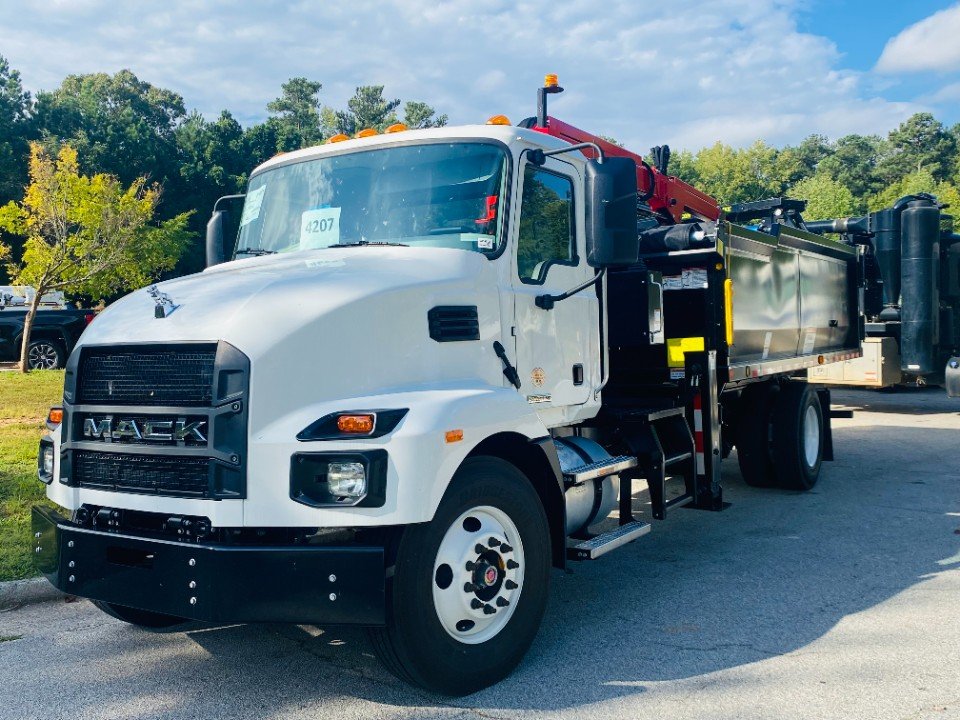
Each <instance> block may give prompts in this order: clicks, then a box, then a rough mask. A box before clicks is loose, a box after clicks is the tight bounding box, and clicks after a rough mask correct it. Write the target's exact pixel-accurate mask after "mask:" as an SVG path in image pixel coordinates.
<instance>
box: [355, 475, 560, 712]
mask: <svg viewBox="0 0 960 720" xmlns="http://www.w3.org/2000/svg"><path fill="white" fill-rule="evenodd" d="M549 579H550V534H549V528H548V525H547V518H546V515H545V513H544V510H543V506H542V504H541V503H540V499H539V497H538V495H537V493H536V491H535V490H534V489H533V487H532V486H531V484H530V482H529V481H528V480H527V478H526V477H525V476H524V475H523V474H522V473H521V472H520V471H519V470H517V468H516V467H514V466H513V465H511V464H510V463H508V462H506V461H504V460H501V459H499V458H493V457H475V458H469V459H467V460H466V461H465V462H464V464H463V465H462V466H461V468H460V469H459V470H458V471H457V473H456V475H455V476H454V478H453V481H452V482H451V484H450V487H449V488H448V490H447V492H446V494H445V495H444V498H443V500H442V501H441V503H440V506H439V507H438V508H437V512H436V514H435V516H434V519H433V520H432V521H431V522H429V523H425V524H422V525H413V526H410V527H407V528H406V529H405V530H404V532H403V535H402V537H401V538H400V542H399V546H398V548H397V557H396V563H395V570H394V574H393V577H392V579H391V580H390V581H388V587H387V592H388V595H387V597H388V600H387V607H388V618H387V626H386V627H385V628H374V629H372V630H371V631H370V635H371V640H372V644H373V647H374V650H375V651H376V653H377V655H378V656H379V657H380V659H381V661H382V662H383V664H384V665H385V666H386V667H387V669H389V670H390V671H391V672H392V673H393V674H395V675H396V676H397V677H399V678H400V679H401V680H404V681H406V682H409V683H411V684H414V685H419V686H420V687H422V688H425V689H427V690H431V691H433V692H437V693H441V694H444V695H467V694H469V693H473V692H476V691H478V690H481V689H483V688H485V687H488V686H490V685H492V684H494V683H496V682H498V681H500V680H502V679H503V678H504V677H506V676H507V675H509V674H510V672H511V671H512V670H513V669H514V668H515V667H516V666H517V664H519V662H520V660H521V659H522V658H523V656H524V654H525V653H526V651H527V649H528V648H529V647H530V645H531V643H532V642H533V639H534V637H535V636H536V634H537V630H538V628H539V627H540V621H541V620H542V618H543V613H544V609H545V607H546V602H547V590H548V584H549Z"/></svg>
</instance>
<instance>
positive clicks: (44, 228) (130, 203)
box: [0, 143, 189, 372]
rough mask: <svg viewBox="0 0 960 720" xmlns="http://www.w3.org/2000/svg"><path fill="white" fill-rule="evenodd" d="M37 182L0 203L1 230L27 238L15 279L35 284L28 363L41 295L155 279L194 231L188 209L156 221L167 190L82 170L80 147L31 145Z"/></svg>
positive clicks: (109, 289) (112, 288) (26, 337)
mask: <svg viewBox="0 0 960 720" xmlns="http://www.w3.org/2000/svg"><path fill="white" fill-rule="evenodd" d="M29 177H30V184H29V185H27V187H26V190H25V192H24V198H23V201H22V202H20V203H14V202H10V203H8V204H7V205H5V206H3V207H2V208H0V228H3V229H4V230H6V231H7V232H10V233H13V234H16V235H21V236H23V237H25V238H26V241H25V242H24V246H23V255H22V257H21V259H20V261H19V263H17V264H16V265H14V266H13V267H12V268H11V275H13V276H14V282H16V283H18V284H23V285H31V286H33V287H34V288H35V290H36V294H35V295H34V299H33V302H32V303H31V304H30V308H29V310H28V311H27V316H26V319H25V320H24V329H23V340H22V349H21V356H20V369H21V370H22V371H23V372H27V371H28V369H29V368H28V366H27V353H28V348H29V344H30V334H31V331H32V329H33V321H34V318H35V316H36V313H37V308H38V307H39V304H40V299H41V297H42V296H43V295H44V294H45V293H47V292H49V291H51V290H65V291H68V292H74V293H83V294H86V295H91V296H94V297H104V296H106V295H109V294H110V293H113V292H116V291H118V290H122V289H126V288H130V287H137V286H140V285H144V284H146V283H147V282H149V280H150V279H152V278H153V277H154V276H155V275H156V274H157V273H159V272H160V271H162V270H166V269H169V268H172V267H173V265H174V264H175V263H176V260H177V258H178V257H179V255H180V253H181V252H182V250H183V247H184V246H185V244H186V242H187V239H188V236H189V233H188V231H187V229H186V224H187V219H188V215H187V214H182V215H178V216H176V217H174V218H172V219H170V220H166V221H164V222H161V223H158V224H156V225H150V224H149V223H150V221H151V219H152V218H153V214H154V211H155V210H156V207H157V202H158V200H159V197H160V189H159V187H158V186H156V185H148V184H147V181H146V179H145V178H138V179H137V180H135V181H134V182H133V183H132V184H130V185H129V187H124V185H123V184H122V183H121V182H120V181H119V180H118V179H117V178H116V177H114V176H111V175H107V174H104V173H99V174H96V175H92V176H87V175H82V174H81V173H80V170H79V163H78V160H77V152H76V150H74V149H73V148H71V147H70V146H67V145H65V146H63V147H62V148H61V149H60V151H59V153H58V155H57V156H56V157H55V158H54V157H52V156H51V155H49V154H48V153H47V152H46V151H45V150H44V149H43V147H42V146H41V145H40V144H39V143H32V144H31V146H30V169H29Z"/></svg>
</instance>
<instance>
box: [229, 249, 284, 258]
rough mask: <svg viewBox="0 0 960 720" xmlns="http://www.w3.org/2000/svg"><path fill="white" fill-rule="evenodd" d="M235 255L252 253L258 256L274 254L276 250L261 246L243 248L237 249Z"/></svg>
mask: <svg viewBox="0 0 960 720" xmlns="http://www.w3.org/2000/svg"><path fill="white" fill-rule="evenodd" d="M234 254H235V255H254V256H256V257H260V256H261V255H276V254H277V251H276V250H264V249H263V248H243V249H242V250H237V252H236V253H234Z"/></svg>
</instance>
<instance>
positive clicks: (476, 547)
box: [473, 543, 487, 555]
mask: <svg viewBox="0 0 960 720" xmlns="http://www.w3.org/2000/svg"><path fill="white" fill-rule="evenodd" d="M473 551H474V552H475V553H476V554H477V555H483V554H484V553H485V552H486V551H487V548H485V547H484V546H483V545H481V544H480V543H477V544H476V545H474V546H473Z"/></svg>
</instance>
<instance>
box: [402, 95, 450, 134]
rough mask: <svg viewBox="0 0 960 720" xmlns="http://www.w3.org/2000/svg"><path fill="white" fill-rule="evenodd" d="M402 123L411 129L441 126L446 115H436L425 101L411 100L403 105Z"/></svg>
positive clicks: (444, 123)
mask: <svg viewBox="0 0 960 720" xmlns="http://www.w3.org/2000/svg"><path fill="white" fill-rule="evenodd" d="M403 124H404V125H406V126H407V127H408V128H411V129H419V128H432V127H443V126H444V125H446V124H447V116H446V115H437V114H436V111H435V110H434V109H433V108H432V107H430V106H429V105H427V104H426V103H425V102H418V101H415V100H411V101H410V102H408V103H406V104H405V105H404V106H403Z"/></svg>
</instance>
